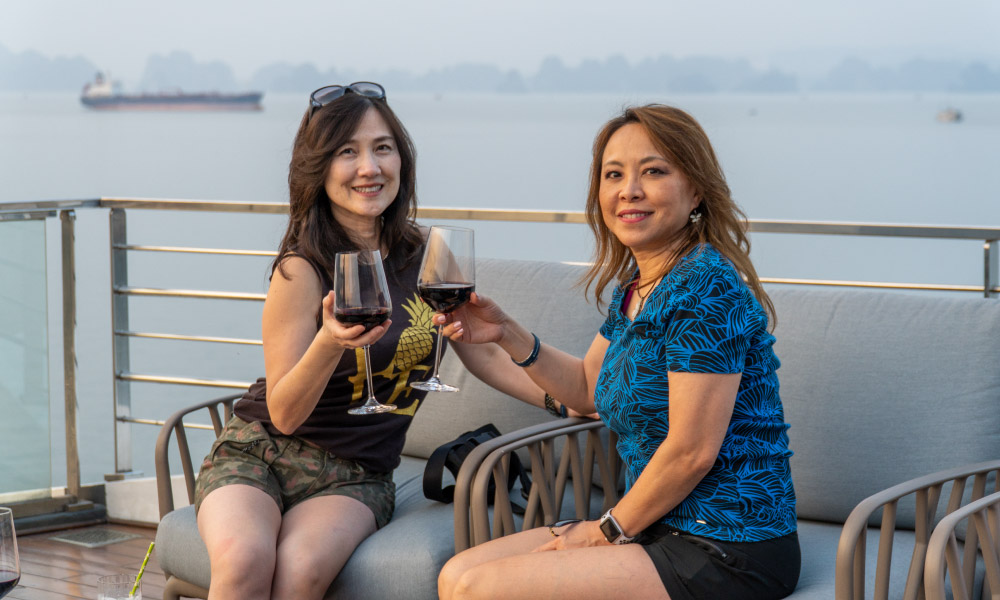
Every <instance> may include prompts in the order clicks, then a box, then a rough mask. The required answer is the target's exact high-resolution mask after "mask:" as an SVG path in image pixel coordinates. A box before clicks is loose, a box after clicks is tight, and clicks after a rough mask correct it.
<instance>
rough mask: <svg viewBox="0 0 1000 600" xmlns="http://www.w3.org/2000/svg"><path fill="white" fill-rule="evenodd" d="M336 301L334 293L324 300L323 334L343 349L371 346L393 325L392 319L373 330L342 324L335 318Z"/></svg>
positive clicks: (331, 292)
mask: <svg viewBox="0 0 1000 600" xmlns="http://www.w3.org/2000/svg"><path fill="white" fill-rule="evenodd" d="M335 304H336V301H335V300H334V295H333V291H332V290H331V291H330V293H328V294H327V295H326V297H325V298H323V332H324V333H325V334H326V335H327V336H328V337H329V338H330V339H331V340H332V341H333V343H335V344H337V345H338V346H341V347H342V348H345V349H348V350H353V349H355V348H363V347H365V346H371V345H372V344H374V343H375V342H377V341H378V340H379V339H381V338H382V336H384V335H385V334H386V332H387V331H389V326H390V325H392V319H389V320H387V321H385V322H384V323H382V324H381V325H377V326H375V327H372V328H371V329H365V326H364V325H360V324H359V325H350V324H345V323H341V322H340V321H338V320H337V318H336V317H335V316H334V306H335Z"/></svg>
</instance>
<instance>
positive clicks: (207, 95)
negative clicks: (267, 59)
mask: <svg viewBox="0 0 1000 600" xmlns="http://www.w3.org/2000/svg"><path fill="white" fill-rule="evenodd" d="M263 96H264V94H263V93H262V92H242V93H235V94H222V93H219V92H197V93H184V92H180V91H177V92H160V93H156V94H122V93H120V92H119V91H118V90H117V86H116V85H115V84H113V83H112V82H111V79H110V78H106V77H104V74H103V73H98V74H97V76H96V77H95V78H94V81H92V82H90V83H88V84H86V85H84V86H83V92H82V93H81V94H80V102H81V103H82V104H83V105H84V106H86V107H88V108H93V109H97V110H261V104H260V99H261V98H262V97H263Z"/></svg>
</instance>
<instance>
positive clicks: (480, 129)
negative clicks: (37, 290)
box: [0, 90, 1000, 491]
mask: <svg viewBox="0 0 1000 600" xmlns="http://www.w3.org/2000/svg"><path fill="white" fill-rule="evenodd" d="M650 101H659V102H665V103H669V104H674V105H677V106H680V107H682V108H684V109H686V110H688V111H689V112H691V113H692V114H693V115H694V116H695V117H696V118H698V119H699V120H700V122H701V123H702V124H703V125H704V127H705V128H706V130H707V131H708V133H709V135H710V137H711V138H712V140H713V142H714V143H715V145H716V150H717V152H718V154H719V156H720V159H721V161H722V163H723V166H724V168H725V170H726V173H727V175H728V178H729V182H730V186H731V187H732V189H733V191H734V195H735V197H736V199H737V201H738V202H739V203H740V204H741V205H742V206H743V208H744V209H745V211H746V213H747V214H748V215H749V216H750V217H751V218H759V219H803V220H821V221H868V222H889V223H929V224H951V225H978V226H1000V169H997V168H996V163H997V158H996V157H997V156H998V155H1000V96H997V95H976V96H968V95H965V96H959V95H930V94H924V95H919V96H918V95H878V96H874V95H873V96H849V95H845V96H837V95H798V96H677V97H655V98H654V97H622V96H594V95H587V96H582V95H581V96H542V95H525V96H501V95H471V94H465V95H450V94H445V95H443V96H435V95H430V94H410V95H392V94H391V90H390V102H391V103H392V105H393V107H394V108H395V109H396V110H397V112H398V113H399V115H400V116H401V118H402V120H403V122H404V123H405V124H406V125H407V127H408V128H409V130H410V133H411V135H412V136H413V138H414V141H415V143H416V146H417V150H418V195H419V198H420V202H421V204H422V205H425V206H447V207H467V206H468V207H484V208H485V207H490V208H545V209H557V210H579V209H581V208H582V203H583V199H584V196H585V191H586V179H587V169H588V167H589V160H590V159H589V153H590V144H591V142H592V138H593V135H594V133H595V132H596V130H597V128H598V127H599V126H600V124H601V123H603V122H604V121H605V120H606V119H607V118H609V117H610V116H612V115H613V114H614V113H615V112H616V111H617V110H618V109H620V107H621V106H623V105H626V104H634V103H644V102H650ZM305 104H306V101H305V97H304V95H302V96H300V95H275V94H270V95H267V96H265V98H264V106H265V109H264V111H262V112H259V113H219V114H215V113H98V112H89V111H87V110H85V109H84V108H82V107H81V106H80V105H79V103H78V101H77V99H76V97H75V95H74V94H30V95H22V94H2V95H0V182H2V185H0V202H17V201H32V200H48V199H65V198H88V197H99V196H127V197H151V198H194V199H216V200H245V201H285V200H287V196H286V194H287V190H286V185H287V182H286V176H287V164H288V159H289V153H290V146H291V141H292V137H293V136H294V133H295V130H296V128H297V126H298V123H299V119H300V118H301V116H302V111H303V109H304V108H305ZM946 106H957V107H958V108H960V109H962V111H963V112H964V115H965V119H964V121H963V122H962V123H960V124H942V123H938V122H937V121H936V120H935V118H934V116H935V114H936V113H937V112H938V111H939V110H940V109H942V108H944V107H946ZM283 226H284V223H283V220H282V219H281V218H278V217H262V216H256V215H254V216H239V215H206V216H204V218H198V219H197V220H193V219H191V217H189V216H185V217H181V216H178V215H171V214H157V213H153V214H150V213H145V214H143V212H142V211H132V212H130V215H129V237H130V241H133V242H135V243H148V244H173V245H180V244H192V245H197V246H215V247H237V248H254V249H273V248H274V247H275V246H276V244H277V242H278V239H279V237H280V235H281V232H282V229H283ZM474 226H475V228H476V230H477V251H478V253H479V255H480V256H504V257H513V258H524V259H547V260H553V259H554V260H570V261H581V260H587V259H588V258H589V256H590V248H591V246H590V240H589V232H588V230H587V229H586V228H585V227H583V226H544V225H518V226H516V229H512V228H511V226H509V225H504V224H481V223H480V224H475V225H474ZM57 232H58V228H57V227H56V228H53V226H52V225H50V226H49V240H48V243H47V244H48V253H49V265H50V269H51V265H52V264H54V263H53V261H54V260H57V257H58V247H59V246H58V238H57ZM0 235H3V233H2V230H0ZM754 244H755V247H754V258H755V261H756V263H757V266H758V270H759V271H760V272H761V274H762V275H771V276H787V277H840V278H849V279H884V280H895V281H936V282H948V283H968V284H976V283H980V282H981V277H982V274H981V269H982V266H981V262H980V261H981V249H980V245H979V244H978V243H974V242H967V243H953V242H908V241H905V242H895V243H893V244H891V245H887V244H885V243H884V242H882V241H880V240H849V239H848V240H841V239H838V238H826V239H803V238H799V237H797V236H784V237H779V236H758V237H757V238H755V239H754ZM77 246H78V250H77V252H78V258H77V261H78V294H79V296H80V299H79V302H80V307H79V316H78V329H77V331H78V334H77V335H78V340H80V356H79V359H78V360H79V386H78V387H79V390H80V404H81V408H80V410H81V416H80V422H81V426H80V439H81V442H80V444H81V447H82V448H83V449H84V465H83V473H84V480H85V481H98V480H100V478H101V476H102V474H103V473H106V472H109V471H111V470H113V462H112V454H111V452H112V450H111V442H110V435H111V431H110V422H111V414H112V412H111V411H112V404H111V385H110V374H111V370H112V367H111V358H110V334H109V331H110V315H109V308H108V292H107V290H108V286H109V281H108V274H107V215H106V213H105V212H103V211H90V212H88V211H82V212H80V213H79V215H78V227H77ZM220 260H221V259H220ZM227 260H229V261H233V259H227ZM266 266H267V261H266V260H259V259H235V261H233V262H226V263H221V262H220V263H209V264H207V265H206V263H199V264H196V263H194V262H191V261H190V260H188V259H183V258H182V259H179V260H178V259H173V260H172V261H171V262H169V263H166V262H163V259H162V258H161V257H155V256H143V255H142V254H134V255H133V256H130V283H131V284H132V285H148V286H152V287H178V288H188V289H199V288H205V289H212V288H215V289H233V290H241V291H264V290H265V289H266ZM248 282H250V289H248ZM50 287H51V288H52V290H57V289H58V286H57V285H55V284H54V283H53V282H52V279H51V278H50ZM483 292H484V293H488V290H483ZM52 294H55V292H52ZM188 302H189V304H183V305H182V306H181V307H180V308H178V307H177V304H173V305H170V307H169V308H168V307H164V305H163V304H162V303H159V302H157V301H149V300H142V299H136V300H133V302H132V305H131V309H130V310H131V318H132V323H131V327H132V328H133V329H136V330H149V331H175V332H180V333H192V334H207V335H219V336H234V337H256V336H259V309H260V305H259V304H255V303H243V304H241V305H238V306H236V307H232V306H228V307H227V308H226V309H225V310H224V311H222V310H218V309H217V308H215V307H213V306H211V303H206V302H205V301H188ZM58 319H59V310H58V304H57V303H55V301H54V300H53V299H50V322H51V323H52V324H53V325H52V327H51V329H52V330H53V331H54V332H58V331H59V323H58ZM59 343H60V342H59V338H58V337H52V335H51V334H50V344H54V346H53V347H54V348H58V347H59V346H58V344H59ZM154 344H158V345H154ZM133 349H134V353H133V362H132V370H133V371H136V372H155V373H161V374H180V373H182V372H183V373H184V374H188V375H194V376H203V377H216V378H223V379H237V380H249V379H253V378H254V377H256V376H257V375H258V374H259V373H260V372H261V362H260V359H259V350H257V349H255V348H243V347H241V348H236V349H234V350H233V351H232V354H231V355H229V356H228V357H227V358H226V359H225V360H223V361H219V360H218V359H213V360H207V359H202V357H204V356H205V353H206V349H205V348H203V347H199V346H197V345H190V344H189V345H184V344H181V343H177V344H173V345H170V346H169V347H167V348H164V346H163V343H162V342H160V343H153V342H141V341H135V342H133ZM56 354H58V352H57V353H56ZM192 359H194V364H193V365H192V364H190V363H191V361H192ZM0 368H2V367H0ZM50 371H51V372H52V376H51V381H52V383H51V386H52V389H54V390H58V389H60V387H59V386H61V381H60V380H58V379H57V377H56V375H57V374H61V372H62V366H61V363H59V357H58V356H51V355H50ZM55 395H58V394H55ZM134 395H135V396H136V397H137V399H136V402H135V403H136V406H135V408H134V414H136V415H141V416H152V417H154V418H163V417H165V416H166V415H167V414H169V413H170V412H172V411H173V410H174V409H176V408H177V407H180V406H184V405H187V404H190V403H192V402H194V401H195V400H197V399H199V398H207V397H212V396H215V395H219V394H218V393H216V392H212V391H208V392H204V391H201V390H198V389H191V388H184V389H180V390H178V389H176V388H175V389H167V388H164V387H157V386H149V385H147V386H143V385H141V384H136V385H135V386H134ZM139 396H143V397H147V396H148V399H144V400H139V399H138V397H139ZM60 403H61V399H60V398H56V406H59V405H60ZM60 412H61V409H60V410H56V409H54V410H53V420H52V427H53V434H52V437H53V446H54V448H55V450H54V452H53V461H54V463H53V471H54V473H55V475H54V477H55V479H54V480H55V481H59V480H60V473H62V472H64V466H62V465H61V464H60V463H59V460H60V457H61V454H62V451H61V449H60V448H61V446H60V444H61V436H62V433H61V431H62V430H61V427H62V425H61V422H60V421H59V417H58V414H59V413H60ZM153 437H155V431H154V430H152V429H151V428H138V427H137V428H136V432H135V438H136V442H135V443H136V466H137V468H140V469H142V470H144V471H145V472H146V473H147V474H152V462H151V456H152V439H151V438H153ZM0 468H5V467H4V466H3V465H0ZM0 491H2V490H0Z"/></svg>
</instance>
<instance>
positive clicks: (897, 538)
mask: <svg viewBox="0 0 1000 600" xmlns="http://www.w3.org/2000/svg"><path fill="white" fill-rule="evenodd" d="M840 530H841V525H839V524H831V523H820V522H818V521H799V545H800V546H801V547H802V572H801V575H799V584H798V586H797V587H796V588H795V592H794V593H792V595H791V596H789V598H792V599H793V600H831V599H832V598H834V593H833V592H834V581H835V578H834V572H835V569H836V564H837V543H838V542H839V541H840ZM878 538H879V532H878V529H874V528H873V529H869V530H868V536H867V541H866V548H867V550H866V552H865V592H866V595H865V597H866V598H870V597H871V594H872V590H874V589H875V561H876V557H877V553H878ZM913 544H914V534H913V532H912V531H897V532H896V533H895V535H893V538H892V549H893V550H892V555H893V558H894V560H893V568H892V569H890V571H889V573H890V577H889V580H890V584H889V597H890V598H900V597H902V594H903V588H904V587H905V586H906V572H907V569H908V568H909V566H910V556H912V554H913Z"/></svg>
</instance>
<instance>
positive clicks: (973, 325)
mask: <svg viewBox="0 0 1000 600" xmlns="http://www.w3.org/2000/svg"><path fill="white" fill-rule="evenodd" d="M768 292H769V294H770V296H771V299H772V301H773V302H774V304H775V308H776V310H777V314H778V324H777V328H776V329H775V332H774V333H775V336H776V338H777V340H778V341H777V343H776V344H775V350H776V352H777V354H778V357H779V359H780V360H781V368H780V369H779V370H778V377H779V380H780V382H781V399H782V402H783V404H784V408H785V420H786V421H787V422H788V423H790V424H791V429H790V430H789V437H790V440H791V448H792V450H793V451H794V452H795V455H794V456H793V457H792V463H791V464H792V477H793V480H794V482H795V491H796V495H797V498H798V514H799V517H800V518H805V519H816V520H825V521H843V520H844V519H846V517H847V515H848V514H849V513H850V511H851V509H852V508H853V507H854V506H855V505H856V504H857V503H858V502H859V501H860V500H862V499H864V498H866V497H868V496H870V495H872V494H874V493H875V492H877V491H880V490H883V489H885V488H888V487H890V486H892V485H895V484H897V483H901V482H903V481H906V480H908V479H911V478H914V477H917V476H920V475H925V474H928V473H932V472H934V471H938V470H941V469H946V468H950V467H955V466H960V465H964V464H968V463H972V462H977V461H984V460H990V459H996V458H998V457H1000V301H998V300H992V299H984V298H978V297H969V296H951V295H948V296H944V295H934V294H912V293H902V292H886V291H869V290H858V289H850V290H833V289H816V288H800V287H794V288H793V287H782V286H775V287H770V288H768ZM912 521H913V517H912V509H908V507H906V506H905V505H904V506H902V507H901V510H900V524H901V525H903V526H907V527H912Z"/></svg>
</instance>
